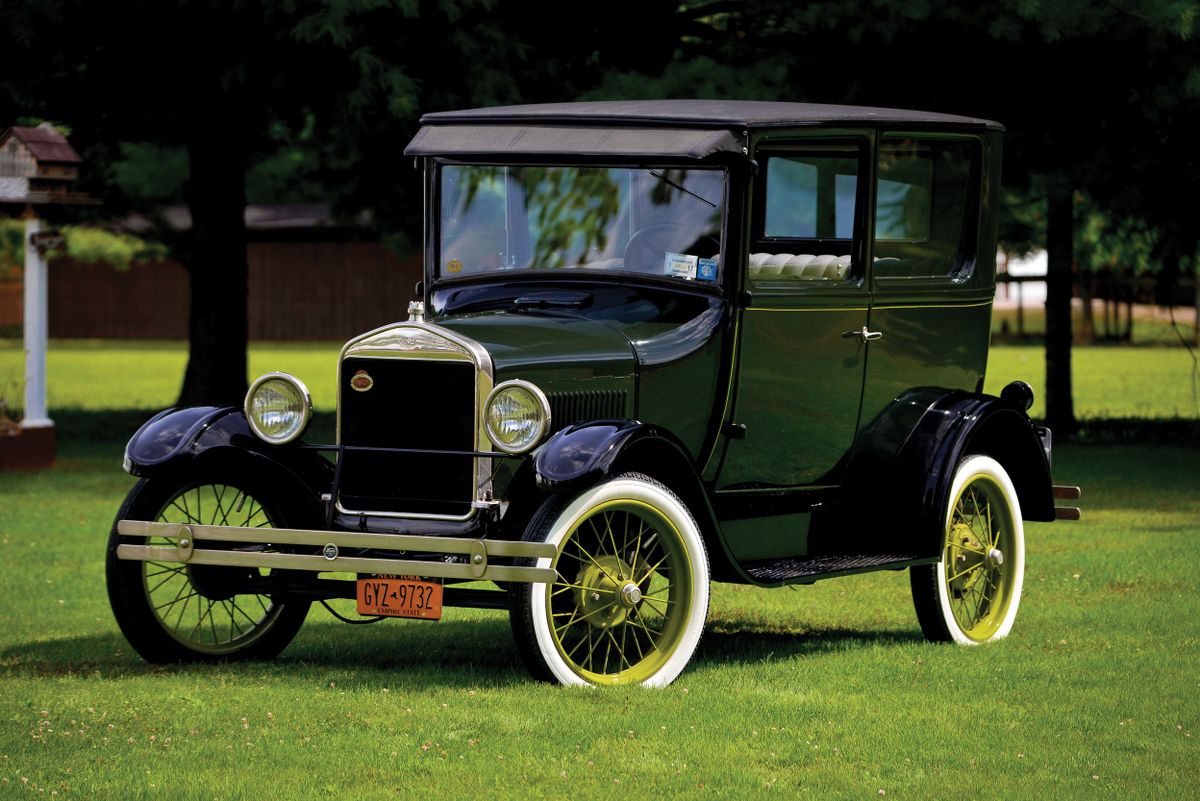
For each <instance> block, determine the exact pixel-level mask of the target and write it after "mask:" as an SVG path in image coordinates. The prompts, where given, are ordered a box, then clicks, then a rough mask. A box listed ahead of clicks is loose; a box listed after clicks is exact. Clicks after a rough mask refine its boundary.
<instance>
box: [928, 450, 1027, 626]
mask: <svg viewBox="0 0 1200 801" xmlns="http://www.w3.org/2000/svg"><path fill="white" fill-rule="evenodd" d="M949 501H950V502H949V504H948V509H947V514H946V524H945V535H944V537H943V544H942V554H941V559H940V560H939V561H938V562H937V564H933V565H922V566H919V567H914V568H912V570H911V571H910V580H911V583H912V594H913V603H914V605H915V606H916V610H917V619H918V620H919V621H920V623H921V631H922V632H923V633H924V634H925V637H926V638H927V639H929V640H933V641H935V642H956V643H960V644H963V645H976V644H978V643H983V642H989V641H991V640H998V639H1000V638H1001V637H1005V636H1007V635H1008V633H1009V631H1011V630H1012V626H1013V621H1014V620H1015V619H1016V617H1017V606H1018V604H1019V602H1020V600H1021V584H1022V581H1023V578H1024V573H1025V531H1024V527H1023V526H1022V523H1021V506H1020V502H1019V501H1018V500H1017V493H1016V490H1015V489H1014V488H1013V483H1012V480H1011V479H1010V478H1009V477H1008V473H1007V472H1005V470H1004V468H1003V467H1002V466H1001V465H1000V463H999V462H997V461H996V460H995V459H992V458H991V457H989V456H971V457H969V458H967V459H965V460H963V462H962V463H961V464H960V465H959V467H958V470H957V471H956V472H955V474H954V481H953V483H952V484H951V489H950V496H949Z"/></svg>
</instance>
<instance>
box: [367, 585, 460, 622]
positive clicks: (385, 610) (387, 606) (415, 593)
mask: <svg viewBox="0 0 1200 801" xmlns="http://www.w3.org/2000/svg"><path fill="white" fill-rule="evenodd" d="M358 613H359V614H360V615H386V616H388V617H417V618H422V619H425V620H441V619H442V585H441V584H435V583H434V582H432V581H421V580H420V579H415V578H407V577H405V578H392V577H380V576H372V577H370V578H360V579H359V580H358Z"/></svg>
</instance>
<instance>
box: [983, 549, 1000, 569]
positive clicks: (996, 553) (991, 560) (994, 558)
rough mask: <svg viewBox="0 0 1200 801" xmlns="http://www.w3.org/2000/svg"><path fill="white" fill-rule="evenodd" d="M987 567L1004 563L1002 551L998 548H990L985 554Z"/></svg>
mask: <svg viewBox="0 0 1200 801" xmlns="http://www.w3.org/2000/svg"><path fill="white" fill-rule="evenodd" d="M987 563H988V567H1000V565H1002V564H1004V553H1003V552H1002V551H1001V550H1000V549H999V548H992V549H991V550H990V551H988V555H987Z"/></svg>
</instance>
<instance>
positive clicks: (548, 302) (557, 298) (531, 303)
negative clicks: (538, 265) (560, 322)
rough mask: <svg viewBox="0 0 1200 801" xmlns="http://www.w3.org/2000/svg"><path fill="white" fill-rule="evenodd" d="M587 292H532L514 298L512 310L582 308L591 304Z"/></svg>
mask: <svg viewBox="0 0 1200 801" xmlns="http://www.w3.org/2000/svg"><path fill="white" fill-rule="evenodd" d="M591 302H592V296H591V294H590V293H588V292H534V293H531V294H528V295H522V296H520V297H518V298H514V299H513V302H512V308H513V310H514V311H521V310H524V309H583V308H586V307H588V306H590V305H592V303H591Z"/></svg>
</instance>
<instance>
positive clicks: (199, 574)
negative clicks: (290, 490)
mask: <svg viewBox="0 0 1200 801" xmlns="http://www.w3.org/2000/svg"><path fill="white" fill-rule="evenodd" d="M279 506H280V504H278V503H277V502H273V501H272V499H271V498H270V493H269V491H268V490H266V489H264V488H259V487H258V486H257V485H256V482H254V481H253V480H248V479H246V478H244V477H242V478H239V477H222V478H221V479H216V478H209V477H196V478H192V479H185V480H172V479H168V478H153V479H142V480H141V481H139V482H138V483H137V484H136V485H135V486H134V488H133V490H131V491H130V493H129V496H128V497H127V498H126V500H125V504H124V505H123V506H122V507H121V511H120V512H118V513H117V520H118V521H119V520H122V519H125V520H151V521H157V522H162V523H183V524H201V525H223V526H246V527H252V528H271V527H276V526H282V525H286V524H285V523H284V522H283V520H282V519H281V517H280V515H281V512H280V509H279ZM122 544H134V545H142V544H145V545H151V546H160V547H168V548H175V547H178V544H177V543H176V542H175V541H174V540H173V539H171V538H168V537H122V536H121V535H120V534H118V533H117V530H116V524H115V523H114V525H113V530H112V534H111V535H110V537H109V544H108V555H107V578H108V597H109V602H110V603H111V605H112V610H113V614H114V616H115V617H116V619H117V624H118V625H119V626H120V628H121V631H122V632H123V633H124V634H125V637H126V639H128V640H129V643H130V645H132V646H133V648H134V650H136V651H137V652H138V653H139V654H141V656H142V657H143V658H144V659H145V660H146V661H147V662H154V663H164V662H197V661H201V662H202V661H217V660H223V659H226V660H227V659H270V658H272V657H274V656H276V655H277V654H278V653H279V652H280V651H282V650H283V649H284V648H285V647H286V646H287V644H288V643H289V642H291V640H292V638H293V637H295V636H296V632H297V631H299V629H300V626H301V624H303V622H304V618H305V616H306V615H307V614H308V607H309V604H308V603H306V602H293V601H289V602H288V603H286V604H284V603H279V602H276V601H275V600H274V599H272V598H271V597H270V596H268V595H264V594H261V593H259V592H254V591H253V587H252V586H251V585H252V583H253V582H254V580H255V579H258V578H261V577H262V571H260V570H259V569H258V568H241V567H224V566H214V565H189V564H185V563H182V562H172V561H165V560H164V561H153V562H142V561H134V560H125V559H119V558H117V548H118V546H120V545H122ZM252 547H262V546H252Z"/></svg>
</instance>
